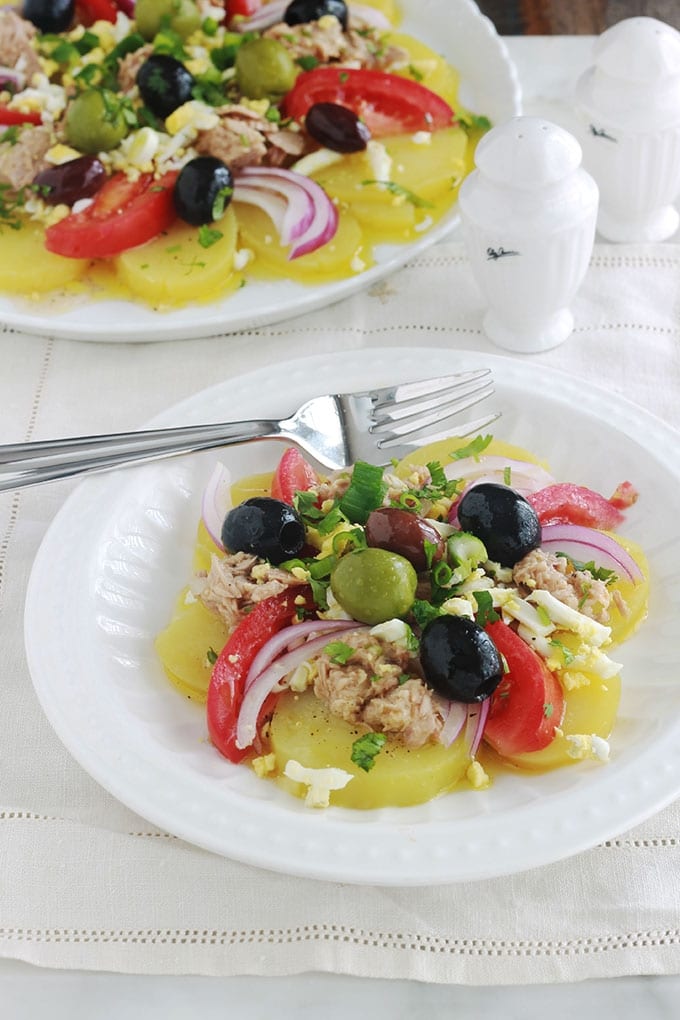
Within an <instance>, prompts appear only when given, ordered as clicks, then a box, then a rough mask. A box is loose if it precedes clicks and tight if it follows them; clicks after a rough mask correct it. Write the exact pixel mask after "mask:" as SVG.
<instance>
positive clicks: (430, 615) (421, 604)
mask: <svg viewBox="0 0 680 1020" xmlns="http://www.w3.org/2000/svg"><path fill="white" fill-rule="evenodd" d="M411 613H412V614H413V619H414V620H415V621H416V623H417V624H418V626H419V627H420V629H421V630H424V628H425V627H427V625H428V623H431V621H432V620H436V619H437V617H438V616H441V615H442V611H441V609H440V608H439V606H435V605H433V604H432V602H428V601H426V600H425V599H416V600H415V602H414V603H413V605H412V606H411Z"/></svg>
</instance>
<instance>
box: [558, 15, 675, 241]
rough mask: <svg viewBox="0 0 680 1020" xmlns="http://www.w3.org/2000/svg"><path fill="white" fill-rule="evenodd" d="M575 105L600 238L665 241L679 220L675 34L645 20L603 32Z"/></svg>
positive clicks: (579, 85) (652, 20) (622, 23)
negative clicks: (596, 199)
mask: <svg viewBox="0 0 680 1020" xmlns="http://www.w3.org/2000/svg"><path fill="white" fill-rule="evenodd" d="M575 99H576V113H577V115H578V118H579V124H580V127H579V129H578V137H579V140H580V142H581V145H582V147H583V160H584V166H585V167H587V169H588V170H589V171H590V173H592V175H593V177H594V178H595V180H596V181H597V183H598V185H599V188H600V212H599V218H598V224H597V226H598V230H599V232H600V234H602V236H603V237H605V238H607V240H609V241H665V240H666V239H667V238H669V237H671V235H672V234H674V233H675V231H676V230H677V229H678V222H679V221H680V217H679V216H678V211H677V209H675V208H674V207H673V202H674V201H675V200H676V199H677V198H678V196H679V195H680V32H678V30H677V29H675V28H672V27H671V26H670V25H666V24H665V23H664V22H662V21H657V19H656V18H644V17H641V18H627V19H625V20H624V21H620V22H619V23H618V24H616V25H613V26H612V27H611V28H608V29H607V30H606V32H603V33H602V35H601V36H600V37H599V38H598V39H597V41H596V43H595V49H594V63H593V65H592V66H591V67H589V68H588V70H587V71H585V72H584V73H583V74H582V75H581V77H580V78H579V80H578V83H577V86H576V96H575Z"/></svg>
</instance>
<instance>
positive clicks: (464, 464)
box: [444, 455, 555, 494]
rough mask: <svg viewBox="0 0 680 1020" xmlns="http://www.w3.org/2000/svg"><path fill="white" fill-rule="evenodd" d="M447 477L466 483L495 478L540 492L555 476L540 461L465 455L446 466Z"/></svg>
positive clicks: (519, 488) (523, 488) (514, 486)
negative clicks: (508, 479) (507, 479)
mask: <svg viewBox="0 0 680 1020" xmlns="http://www.w3.org/2000/svg"><path fill="white" fill-rule="evenodd" d="M508 468H509V469H510V481H509V482H508V483H505V481H504V479H505V477H506V469H508ZM444 473H445V475H446V477H447V478H449V479H453V478H457V479H462V480H463V481H465V482H472V481H493V482H500V483H501V484H502V485H503V484H508V485H510V486H511V488H513V489H515V490H516V491H517V492H520V493H522V494H524V493H526V492H537V491H538V489H544V488H545V487H546V486H547V485H552V484H553V483H554V481H555V479H554V477H553V476H552V475H551V474H550V473H549V472H548V471H546V470H545V468H542V467H541V465H540V464H532V463H531V462H530V461H525V460H512V459H511V458H510V457H497V456H495V455H494V456H491V455H490V456H488V457H484V456H482V457H479V458H478V459H477V458H475V457H464V458H463V459H462V460H454V461H452V462H451V463H450V464H447V465H446V467H445V468H444Z"/></svg>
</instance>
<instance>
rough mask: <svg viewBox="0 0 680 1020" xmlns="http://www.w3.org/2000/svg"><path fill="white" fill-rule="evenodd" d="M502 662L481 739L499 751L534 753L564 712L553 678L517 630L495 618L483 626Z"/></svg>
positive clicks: (552, 733) (547, 739)
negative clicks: (505, 669) (504, 665)
mask: <svg viewBox="0 0 680 1020" xmlns="http://www.w3.org/2000/svg"><path fill="white" fill-rule="evenodd" d="M484 629H485V630H486V632H487V634H488V635H489V637H490V638H491V640H492V641H493V643H494V644H495V646H496V648H497V649H498V651H499V652H500V653H501V655H502V656H503V657H504V658H505V661H506V662H507V664H508V672H507V673H505V674H504V676H503V679H502V680H501V682H500V684H499V685H498V687H497V688H496V690H495V691H494V693H493V694H492V695H491V704H490V706H489V716H488V718H487V721H486V726H485V727H484V740H486V742H487V743H488V744H490V745H491V747H493V749H494V750H495V751H497V752H498V754H500V755H514V754H522V753H523V752H524V751H540V749H541V748H542V747H547V746H548V744H549V743H550V742H551V740H552V739H553V737H554V736H555V729H556V728H557V727H558V726H559V725H560V723H561V721H562V716H563V714H564V694H563V692H562V687H561V685H560V682H559V680H558V679H557V677H556V676H555V674H554V673H551V671H550V670H549V669H548V667H547V666H546V665H545V663H544V662H543V660H542V659H541V658H540V657H539V656H538V655H537V654H536V652H535V651H534V650H533V648H530V647H529V645H527V644H526V643H525V642H524V641H523V640H522V638H521V637H519V635H518V634H516V633H515V631H514V630H512V628H511V627H508V625H507V624H505V623H503V622H502V620H498V621H497V622H496V623H490V624H487V626H486V627H485V628H484Z"/></svg>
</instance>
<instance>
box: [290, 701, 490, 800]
mask: <svg viewBox="0 0 680 1020" xmlns="http://www.w3.org/2000/svg"><path fill="white" fill-rule="evenodd" d="M365 732H367V727H365V726H352V725H350V724H349V723H346V722H344V721H343V720H342V719H338V718H337V717H336V716H334V715H331V714H330V712H329V711H328V708H327V707H326V706H325V705H324V703H323V702H321V701H319V699H318V698H316V697H315V696H314V694H313V692H311V691H306V692H305V693H304V694H293V693H288V694H284V695H282V696H281V697H280V698H279V700H278V702H277V705H276V711H275V713H274V717H273V719H272V723H271V744H272V750H273V753H274V754H275V756H276V767H277V772H278V773H279V777H280V778H278V779H277V782H279V784H280V785H282V786H283V787H284V788H285V789H287V790H288V791H289V792H290V793H292V794H294V795H295V796H297V797H304V796H305V792H306V787H305V786H304V785H303V784H301V783H295V782H292V781H291V780H289V779H287V778H285V777H284V776H283V770H284V768H285V767H286V762H288V761H289V760H290V759H291V758H293V759H295V761H299V762H300V763H301V764H302V765H304V766H305V767H306V768H314V769H320V768H326V767H328V766H331V767H333V768H339V769H344V771H345V772H350V773H351V774H352V776H353V777H354V778H353V779H352V780H351V781H350V782H349V783H348V785H347V786H346V787H345V788H344V790H336V791H334V792H333V793H331V804H337V805H341V806H343V807H351V808H366V809H368V808H378V807H387V806H397V807H404V806H407V805H409V804H421V803H423V802H424V801H427V800H431V799H432V798H433V797H436V796H437V795H438V794H440V793H443V792H445V791H446V790H451V789H453V787H454V786H455V785H456V784H457V783H458V782H459V781H460V780H461V779H462V778H463V777H464V775H465V772H466V770H467V768H468V766H469V764H470V758H469V755H468V749H467V743H466V741H465V739H464V737H463V736H461V737H459V738H458V740H456V741H455V742H454V743H453V744H452V746H451V747H448V748H447V747H443V746H442V745H441V744H426V745H425V747H422V748H419V749H418V750H409V749H408V748H407V747H404V746H403V745H402V744H399V743H397V742H396V741H392V740H389V741H388V743H387V744H385V746H384V747H383V749H382V750H381V751H380V752H379V754H378V755H377V756H376V758H375V764H374V766H373V768H372V769H371V770H370V772H364V771H363V770H362V769H360V768H358V767H357V766H356V765H354V764H353V762H352V760H351V754H352V743H353V742H354V741H355V740H356V739H357V737H359V736H361V734H362V733H365Z"/></svg>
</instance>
